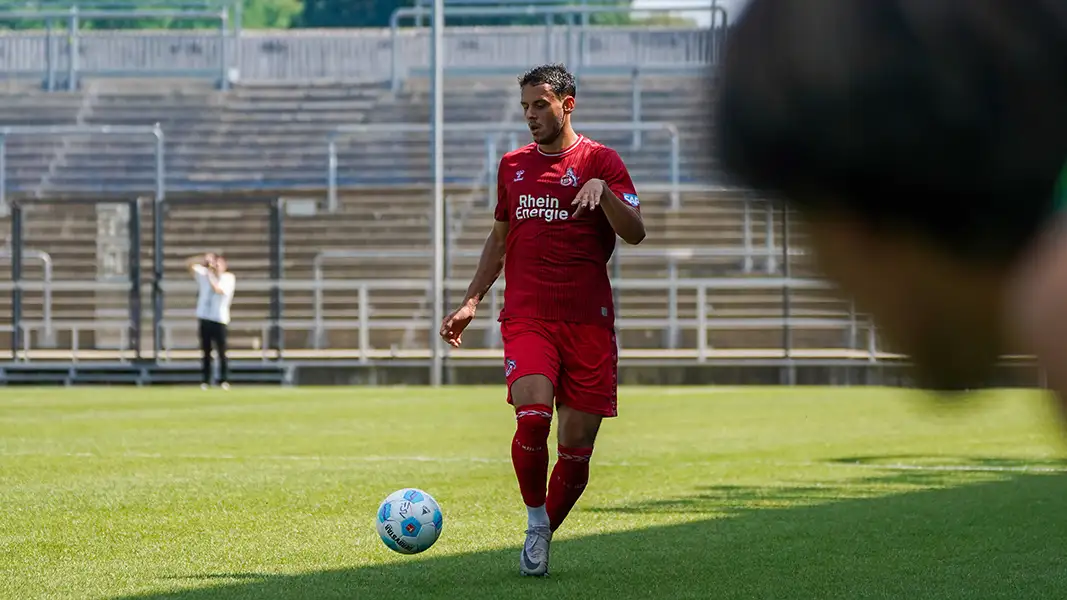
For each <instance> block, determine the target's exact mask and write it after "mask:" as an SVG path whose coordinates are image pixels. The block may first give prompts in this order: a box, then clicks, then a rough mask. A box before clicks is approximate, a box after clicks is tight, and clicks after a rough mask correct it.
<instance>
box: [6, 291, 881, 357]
mask: <svg viewBox="0 0 1067 600" xmlns="http://www.w3.org/2000/svg"><path fill="white" fill-rule="evenodd" d="M467 284H468V282H467V281H460V280H454V279H449V280H445V282H444V287H445V289H446V290H449V291H454V292H459V291H463V290H465V289H466V287H467ZM505 286H506V282H504V281H500V282H498V283H497V285H496V286H494V289H496V290H497V292H499V291H502V290H503V289H504V288H505ZM44 287H45V285H44V283H43V282H37V281H19V282H0V292H3V291H11V290H14V289H20V290H25V291H33V290H43V289H44ZM51 287H52V288H53V289H54V290H58V291H72V290H78V291H84V292H93V291H99V290H123V291H125V290H127V289H128V283H125V282H114V283H105V282H98V281H92V280H88V281H54V282H52V284H51ZM612 287H613V288H614V289H616V290H619V291H631V290H646V291H648V290H659V291H666V290H667V289H670V288H672V287H673V288H674V289H677V290H680V291H687V292H692V293H693V295H695V310H694V316H693V317H692V318H679V317H674V318H673V319H672V317H669V316H666V317H654V318H646V317H642V318H628V317H626V316H625V315H620V316H619V318H618V319H617V326H618V328H619V329H622V330H625V329H627V328H635V329H636V328H644V329H659V328H663V329H665V328H668V327H670V326H672V320H673V322H674V323H675V324H676V326H677V327H679V328H681V329H684V330H688V331H692V332H694V333H695V334H696V335H695V342H696V343H695V344H694V345H693V346H692V347H689V348H681V349H675V350H673V351H672V350H671V349H663V350H664V351H666V352H667V353H668V355H669V356H670V355H673V356H678V357H688V358H691V359H692V360H695V361H696V362H698V363H706V362H708V361H709V360H713V359H714V358H715V352H714V351H715V347H714V346H713V345H712V344H711V343H710V341H709V333H710V332H712V331H717V330H724V329H729V330H741V329H764V330H781V331H783V332H786V333H787V334H788V333H789V332H790V331H791V330H795V329H839V330H841V331H842V332H844V333H846V334H847V337H848V338H849V340H850V341H849V343H848V344H847V346H848V347H843V348H840V349H839V350H840V351H841V353H844V352H846V351H848V352H852V353H853V354H852V355H853V356H860V355H862V356H864V357H866V358H867V359H868V360H870V361H872V362H873V361H877V360H878V359H879V357H880V356H881V354H883V353H880V352H879V349H878V346H877V340H876V335H875V331H874V328H873V327H871V326H869V325H867V324H866V323H865V322H863V320H862V319H861V318H859V317H858V316H857V315H856V314H855V313H854V312H848V313H842V314H841V315H840V316H839V317H826V318H805V317H789V318H786V317H784V316H764V317H738V318H734V317H716V316H715V315H714V310H713V309H712V307H711V305H710V303H709V295H710V294H712V293H714V292H716V291H723V290H753V291H761V290H762V291H771V290H773V291H782V292H783V294H792V293H794V292H795V291H797V290H825V289H833V286H831V285H830V284H829V283H827V282H825V281H822V280H817V279H790V278H781V277H771V278H706V279H690V278H684V279H677V280H675V281H670V282H669V281H666V280H664V279H623V280H613V281H612ZM163 288H164V289H165V291H167V292H179V291H180V292H191V291H193V290H195V288H196V284H195V282H193V281H191V280H190V281H166V282H164V283H163ZM430 288H431V282H429V281H428V280H425V279H417V280H416V279H395V280H394V279H386V280H318V281H316V280H279V281H271V280H241V281H240V282H239V285H238V295H241V294H256V293H262V292H268V291H270V290H273V289H280V290H282V291H283V292H317V291H323V292H329V291H334V292H336V291H343V292H349V293H352V292H354V293H355V295H356V297H357V302H358V314H357V317H356V318H355V319H326V318H322V319H315V318H310V319H280V320H278V321H274V320H269V319H256V320H245V319H241V318H240V317H236V318H235V319H234V321H233V322H232V323H231V330H235V329H254V330H259V331H261V332H262V335H263V336H264V338H263V339H266V336H267V335H269V331H270V329H271V328H272V327H276V326H281V327H283V328H284V329H287V330H294V331H308V332H313V331H316V330H318V329H322V330H324V331H333V330H338V329H343V330H355V331H356V332H357V343H356V344H355V348H353V350H355V352H356V353H357V356H358V358H359V359H360V360H361V361H369V360H371V359H372V358H374V357H376V356H377V357H387V356H391V355H395V356H400V355H402V354H403V353H404V352H403V351H398V350H396V349H393V348H375V347H373V346H372V345H371V338H370V334H371V332H373V331H378V330H398V329H403V328H406V327H408V326H410V325H411V319H409V318H381V317H377V316H374V310H373V307H374V301H373V300H372V294H377V293H379V292H405V291H407V292H418V293H425V292H427V291H428V290H430ZM149 289H150V287H149V286H147V285H146V286H144V292H145V293H147V292H148V291H149ZM490 312H491V311H490ZM195 325H196V321H195V318H194V315H193V314H192V311H191V310H170V311H168V313H167V314H166V315H164V318H162V319H160V321H159V327H160V328H161V332H160V333H161V336H162V337H163V339H165V340H166V341H167V342H168V343H167V344H165V345H163V347H162V348H161V349H160V350H161V351H160V352H157V353H154V356H156V357H158V358H164V357H165V356H166V355H167V352H168V350H169V349H170V348H171V347H172V346H174V345H175V344H174V339H173V333H174V331H175V330H180V329H186V330H187V331H190V332H191V331H193V330H194V328H195ZM51 326H52V327H53V328H54V329H56V330H58V331H71V332H72V333H74V335H73V336H72V338H73V339H72V342H71V343H72V348H71V351H72V352H78V351H84V349H79V348H78V338H79V335H80V333H82V332H86V331H96V330H115V329H118V330H120V331H123V332H126V333H123V334H122V336H121V338H120V341H119V344H118V347H117V348H113V349H112V350H115V351H118V352H119V353H120V354H122V355H123V356H125V354H124V353H126V352H127V351H129V350H130V349H131V347H132V346H131V343H130V339H129V337H128V333H129V331H131V330H132V329H133V328H132V327H131V323H130V321H129V319H123V320H118V319H86V320H64V319H57V320H54V321H53V322H52V324H51ZM417 326H419V327H420V328H421V329H424V330H425V331H427V332H431V331H435V330H436V328H437V326H438V324H437V323H433V322H431V320H429V319H427V320H425V321H422V322H419V323H417ZM19 327H20V328H21V329H23V330H24V331H25V332H26V333H27V335H24V336H21V340H22V347H21V348H20V349H19V351H20V352H21V353H22V357H23V359H28V358H29V357H30V352H31V350H33V348H32V342H31V340H32V336H31V335H29V333H30V332H33V331H38V330H43V328H44V327H45V324H44V322H43V321H34V320H25V321H22V322H21V323H20V324H19ZM494 327H496V321H495V314H487V315H486V316H484V317H482V318H480V319H477V320H476V321H475V322H474V323H472V324H471V327H470V330H471V331H477V330H479V329H486V328H488V329H490V330H491V329H492V328H494ZM863 329H866V331H867V338H866V340H864V342H863V343H860V340H859V337H858V336H859V332H860V330H863ZM3 330H4V329H3V328H2V327H0V331H3ZM783 339H784V340H786V344H784V345H783V347H782V348H781V354H782V356H783V357H785V358H789V357H791V356H793V355H794V354H795V352H797V351H800V350H803V349H799V348H794V347H792V345H791V344H790V343H789V341H788V340H790V339H791V337H790V336H789V335H786V336H785V337H784V338H783ZM771 350H774V349H769V350H768V349H764V350H759V349H749V350H747V351H746V350H744V349H739V350H731V351H730V353H731V354H732V355H736V356H741V357H743V356H744V355H745V354H746V352H748V353H750V354H751V353H760V354H768V353H770V352H771ZM813 350H815V349H813ZM824 350H825V349H824ZM486 351H487V352H490V354H494V355H495V352H496V350H494V349H492V348H489V349H487V350H486ZM285 352H288V351H285ZM285 352H282V353H281V356H284V355H285ZM429 352H430V350H429V348H427V349H425V350H418V349H417V350H415V351H414V353H415V354H416V355H418V356H420V357H428V356H429ZM856 352H858V353H860V354H858V355H857V354H855V353H856ZM258 354H259V355H260V356H263V357H267V356H270V355H272V354H275V353H274V352H273V351H272V350H270V349H268V348H267V347H266V345H265V344H263V345H261V348H260V350H259V351H258ZM424 355H425V356H424ZM450 355H455V356H463V355H464V353H463V352H457V351H448V352H447V353H446V356H450Z"/></svg>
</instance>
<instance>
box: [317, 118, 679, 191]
mask: <svg viewBox="0 0 1067 600" xmlns="http://www.w3.org/2000/svg"><path fill="white" fill-rule="evenodd" d="M441 128H442V131H451V132H457V133H483V134H484V133H497V132H504V133H509V132H510V133H526V134H529V132H530V130H529V128H528V127H527V125H526V124H525V123H481V122H477V121H464V122H456V123H442V124H441ZM581 129H582V130H583V131H615V132H618V131H622V132H632V131H635V130H640V131H666V132H667V134H668V135H669V136H670V138H671V156H670V167H669V168H670V195H671V208H674V209H677V208H679V207H680V206H681V205H682V201H681V152H682V150H681V140H680V139H679V135H678V128H677V127H675V126H674V124H673V123H667V122H662V121H646V122H642V123H633V122H622V123H616V122H602V121H590V122H587V123H586V122H583V123H582V124H581ZM427 131H431V133H432V128H431V127H430V126H428V125H423V124H419V123H357V124H352V125H339V126H337V127H335V128H334V129H333V131H331V132H330V133H329V134H328V135H327V152H328V157H327V163H328V165H329V169H328V173H327V182H326V195H327V202H328V204H329V208H330V211H331V212H333V211H336V210H337V208H338V205H337V185H338V184H337V138H339V137H341V136H343V135H360V134H383V133H393V134H403V133H426V132H427ZM513 146H514V144H513Z"/></svg>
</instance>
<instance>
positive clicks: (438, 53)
mask: <svg viewBox="0 0 1067 600" xmlns="http://www.w3.org/2000/svg"><path fill="white" fill-rule="evenodd" d="M444 29H445V2H444V0H434V2H433V44H432V45H431V46H430V48H431V52H430V66H431V67H432V68H433V81H432V82H431V87H432V90H433V98H432V104H431V112H432V115H431V119H432V125H433V153H432V155H431V156H432V161H433V324H432V326H431V327H430V328H429V329H430V331H429V334H430V348H432V349H433V360H432V361H431V371H430V384H431V385H433V386H434V387H437V386H440V385H441V382H442V379H443V366H444V350H445V349H444V346H443V343H444V342H443V340H442V339H441V336H439V335H437V332H436V330H435V328H436V327H437V324H439V323H440V322H441V321H442V320H444V302H445V284H444V279H445V169H444V143H443V142H444V139H443V138H444V132H445V131H444V122H445V113H444V109H445V107H444V104H445V100H444V84H445V82H444V80H443V77H442V76H443V73H444V47H445V45H444ZM361 309H362V307H361Z"/></svg>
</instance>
